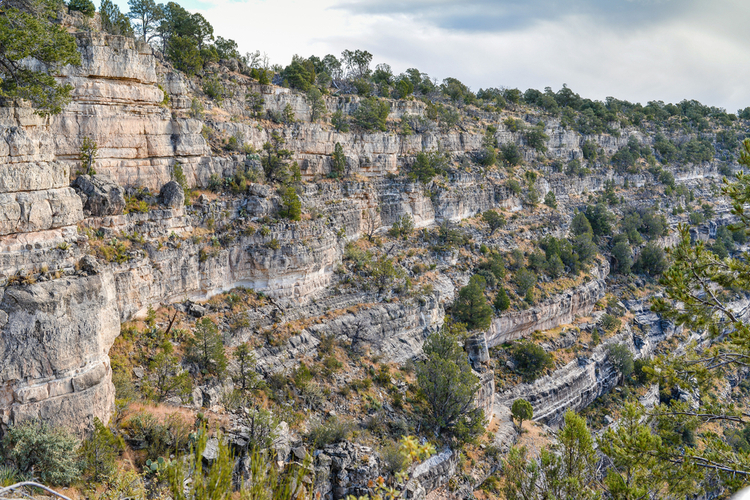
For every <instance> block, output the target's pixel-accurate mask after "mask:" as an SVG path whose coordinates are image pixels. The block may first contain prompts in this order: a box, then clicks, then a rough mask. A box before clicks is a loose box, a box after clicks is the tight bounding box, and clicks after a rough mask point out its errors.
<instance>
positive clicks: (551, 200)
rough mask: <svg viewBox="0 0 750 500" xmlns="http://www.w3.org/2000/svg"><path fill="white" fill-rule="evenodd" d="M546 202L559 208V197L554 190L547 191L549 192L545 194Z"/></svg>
mask: <svg viewBox="0 0 750 500" xmlns="http://www.w3.org/2000/svg"><path fill="white" fill-rule="evenodd" d="M544 204H545V205H547V206H548V207H550V208H557V198H556V197H555V193H554V192H553V191H547V194H545V195H544Z"/></svg>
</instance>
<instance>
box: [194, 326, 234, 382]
mask: <svg viewBox="0 0 750 500" xmlns="http://www.w3.org/2000/svg"><path fill="white" fill-rule="evenodd" d="M187 353H188V358H189V359H190V360H191V361H194V362H195V363H197V364H198V366H199V367H200V369H201V371H203V372H204V373H212V374H214V375H216V376H218V377H221V376H222V375H223V373H224V371H225V370H226V368H227V357H226V354H225V353H224V342H223V340H222V338H221V335H220V334H219V329H218V328H217V327H216V324H215V323H214V322H213V321H212V320H211V319H210V318H202V319H200V320H199V321H198V322H196V325H195V330H194V331H193V336H192V337H190V338H189V339H188V341H187Z"/></svg>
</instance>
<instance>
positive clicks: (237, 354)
mask: <svg viewBox="0 0 750 500" xmlns="http://www.w3.org/2000/svg"><path fill="white" fill-rule="evenodd" d="M234 359H235V361H237V373H236V374H235V377H234V382H235V383H236V384H239V386H240V390H241V391H242V392H243V393H246V392H247V391H251V390H253V389H255V387H256V386H257V384H258V374H257V373H256V372H255V370H254V369H253V368H254V367H255V356H253V354H252V352H250V348H248V346H247V344H240V345H238V346H237V348H236V349H235V350H234Z"/></svg>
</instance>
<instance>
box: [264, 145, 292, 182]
mask: <svg viewBox="0 0 750 500" xmlns="http://www.w3.org/2000/svg"><path fill="white" fill-rule="evenodd" d="M285 142H286V141H284V138H283V137H282V136H281V135H280V134H279V133H278V132H272V133H271V140H270V141H269V142H266V143H265V144H263V151H264V152H265V155H263V156H262V157H261V159H260V162H261V165H262V166H263V171H264V172H265V174H266V180H267V181H269V182H279V183H282V184H284V183H286V182H287V181H288V180H289V177H290V175H291V174H290V172H289V165H288V163H289V158H291V156H292V152H291V151H289V150H288V149H284V148H283V146H284V143H285Z"/></svg>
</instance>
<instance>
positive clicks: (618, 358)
mask: <svg viewBox="0 0 750 500" xmlns="http://www.w3.org/2000/svg"><path fill="white" fill-rule="evenodd" d="M608 352H609V358H610V360H611V361H612V364H613V365H614V367H615V368H616V369H617V371H619V372H620V373H621V374H622V378H623V380H624V379H627V378H628V377H630V374H631V373H633V368H634V366H633V353H631V352H630V349H628V346H626V345H625V344H615V345H610V346H609V348H608Z"/></svg>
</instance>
